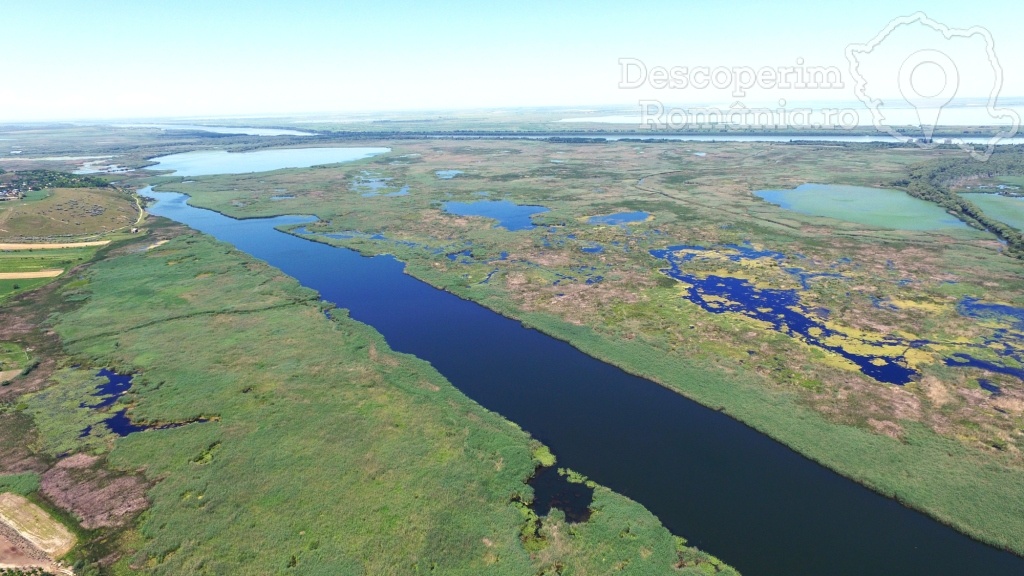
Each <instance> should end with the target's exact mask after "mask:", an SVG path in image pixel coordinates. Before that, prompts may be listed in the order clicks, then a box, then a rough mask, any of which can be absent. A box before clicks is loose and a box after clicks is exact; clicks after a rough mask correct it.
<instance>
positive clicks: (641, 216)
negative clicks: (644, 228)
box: [587, 212, 650, 226]
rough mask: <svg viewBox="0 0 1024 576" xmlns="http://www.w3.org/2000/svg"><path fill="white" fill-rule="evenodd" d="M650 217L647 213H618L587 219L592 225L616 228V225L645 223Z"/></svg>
mask: <svg viewBox="0 0 1024 576" xmlns="http://www.w3.org/2000/svg"><path fill="white" fill-rule="evenodd" d="M648 216H650V214H648V213H647V212H616V213H615V214H605V215H603V216H591V217H590V218H588V219H587V222H589V223H590V224H606V225H609V226H614V225H616V224H631V223H633V222H643V221H644V220H647V217H648Z"/></svg>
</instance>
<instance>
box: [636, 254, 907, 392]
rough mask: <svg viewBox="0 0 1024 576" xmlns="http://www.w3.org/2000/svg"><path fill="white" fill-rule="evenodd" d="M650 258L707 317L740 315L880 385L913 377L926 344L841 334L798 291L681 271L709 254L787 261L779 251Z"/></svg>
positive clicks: (746, 262) (736, 259)
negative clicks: (913, 361)
mask: <svg viewBox="0 0 1024 576" xmlns="http://www.w3.org/2000/svg"><path fill="white" fill-rule="evenodd" d="M650 253H651V255H652V256H654V257H656V258H660V259H663V260H665V261H666V262H668V264H669V267H668V268H665V269H663V270H662V272H663V273H665V274H666V275H668V276H669V277H671V278H674V279H676V280H678V281H680V282H683V283H685V284H687V285H688V287H689V289H688V290H686V293H685V296H684V297H685V298H686V299H687V300H689V301H690V302H693V303H694V304H697V305H698V306H700V307H701V308H703V309H704V310H706V311H708V312H711V313H713V314H724V313H727V312H729V313H734V314H742V315H744V316H747V317H749V318H752V319H754V320H759V321H761V322H764V323H766V324H768V326H770V327H771V329H773V330H775V331H777V332H781V333H783V334H787V335H790V336H792V337H794V338H798V339H800V340H801V341H803V342H806V343H807V344H809V345H811V346H814V347H817V348H820V349H822V350H826V351H828V352H832V353H834V354H838V355H839V356H841V357H842V358H845V359H846V360H848V361H850V362H852V363H853V364H854V365H856V366H857V368H858V369H859V370H860V371H861V372H863V373H864V374H866V375H868V376H871V377H872V378H874V379H876V380H878V381H880V382H888V383H890V384H899V385H903V384H906V383H908V382H910V380H911V379H912V378H913V377H914V376H915V375H916V374H917V371H916V370H915V369H914V368H912V367H911V365H910V362H909V361H908V359H907V355H908V353H909V352H911V351H912V350H914V349H915V348H919V347H920V346H922V345H923V344H924V342H908V341H906V340H904V339H902V338H898V337H895V336H883V337H881V338H870V337H869V336H868V335H867V334H863V333H860V332H859V331H855V330H852V329H846V330H841V329H839V328H837V327H834V326H832V325H830V323H829V322H828V321H827V320H826V318H825V315H824V314H822V313H821V311H819V310H816V309H812V308H810V307H809V306H807V305H805V304H803V302H802V301H801V298H800V294H799V292H798V291H797V290H796V289H791V290H787V289H777V288H770V287H762V286H758V285H757V284H755V283H754V282H753V281H751V280H750V279H748V278H741V277H736V276H728V275H726V274H725V273H709V274H706V275H703V274H701V273H690V272H688V271H686V270H684V265H685V264H686V263H688V262H691V261H693V260H694V259H695V258H698V257H700V256H704V255H708V254H710V255H711V256H710V257H711V258H724V259H726V260H728V261H732V262H738V263H741V264H744V265H750V264H752V263H753V264H759V263H758V262H757V261H759V260H765V259H767V260H770V261H775V262H779V261H782V260H784V259H785V256H784V255H783V254H781V253H779V252H774V251H771V250H757V249H755V248H754V247H753V246H750V245H728V246H724V247H721V248H718V249H711V248H705V247H701V246H685V245H680V246H669V247H668V248H665V249H663V250H651V251H650ZM751 261H753V262H751ZM784 270H785V271H787V272H789V273H791V274H795V273H794V270H796V269H795V268H793V267H790V268H784ZM795 275H797V274H795ZM797 276H798V278H799V280H800V282H801V284H802V285H806V283H807V282H808V280H810V279H811V278H814V277H818V276H828V277H833V276H832V275H797Z"/></svg>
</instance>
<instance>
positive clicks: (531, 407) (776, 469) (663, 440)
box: [150, 193, 1024, 576]
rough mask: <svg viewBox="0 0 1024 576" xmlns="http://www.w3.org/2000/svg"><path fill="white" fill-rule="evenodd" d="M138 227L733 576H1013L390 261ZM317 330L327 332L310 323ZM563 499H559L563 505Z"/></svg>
mask: <svg viewBox="0 0 1024 576" xmlns="http://www.w3.org/2000/svg"><path fill="white" fill-rule="evenodd" d="M151 195H152V196H154V197H156V198H157V199H158V200H159V202H158V203H156V204H155V205H153V206H152V207H150V212H152V213H153V214H156V215H159V216H165V217H167V218H171V219H173V220H177V221H179V222H182V223H185V224H188V225H189V226H191V227H193V228H195V229H197V230H200V231H203V232H206V233H208V234H211V235H213V236H215V237H217V238H219V239H221V240H223V241H225V242H229V243H231V244H233V245H235V246H236V247H238V248H239V249H240V250H243V251H245V252H248V253H249V254H252V255H253V256H255V257H256V258H260V259H262V260H264V261H266V262H268V263H270V264H271V265H273V266H276V267H278V268H279V269H281V270H282V271H283V272H285V273H286V274H289V275H291V276H292V277H294V278H297V279H298V280H299V281H300V282H301V283H302V284H303V285H305V286H308V287H310V288H313V289H315V290H317V291H319V292H320V295H321V297H322V298H323V299H324V300H327V301H330V302H333V303H335V304H337V305H338V306H340V307H344V308H348V309H349V310H350V312H351V315H352V317H353V318H355V319H356V320H359V321H361V322H365V323H367V324H369V325H370V326H373V327H374V328H375V329H377V330H378V331H380V332H381V333H382V334H383V335H384V337H385V338H387V341H388V343H389V344H390V345H391V347H392V348H394V349H395V350H398V351H400V352H406V353H409V354H413V355H415V356H417V357H419V358H422V359H424V360H427V361H429V362H430V363H431V364H433V366H434V367H435V368H436V369H437V370H438V371H440V372H441V374H443V375H444V376H445V377H446V378H447V379H448V380H449V381H451V382H452V383H453V384H454V385H455V386H457V387H458V388H459V389H460V390H462V391H463V393H465V394H466V395H468V396H469V397H470V398H473V399H474V400H476V401H477V402H479V403H480V404H481V405H483V406H484V407H486V408H489V409H491V410H494V411H496V412H498V413H500V414H502V415H503V416H505V417H506V418H508V419H510V420H512V421H513V422H516V423H517V424H519V425H520V426H521V427H522V428H523V429H525V430H527V431H528V432H530V433H531V434H532V435H534V436H535V437H536V438H538V439H539V440H540V441H542V442H544V443H545V444H547V445H548V446H549V447H551V450H552V452H554V454H555V455H556V456H557V457H558V466H560V467H568V468H572V469H574V470H576V471H578V472H580V473H582V474H584V475H586V476H588V477H590V478H591V479H593V480H595V481H596V482H599V483H601V484H604V485H605V486H608V487H610V488H612V489H613V490H616V491H618V492H620V493H622V494H625V495H626V496H629V497H630V498H633V499H634V500H636V501H638V502H640V503H641V504H643V505H644V506H646V507H647V508H648V509H649V510H651V511H652V512H653V513H654V514H656V515H657V516H658V518H660V519H661V521H662V522H663V523H664V524H665V525H666V526H667V527H668V528H669V529H670V530H671V531H672V532H674V533H676V534H679V535H681V536H684V537H686V538H688V539H689V540H690V542H691V543H693V544H694V545H697V546H700V547H701V548H703V549H705V550H707V551H708V552H710V553H712V554H715V555H718V556H720V557H721V558H722V559H723V560H725V561H727V562H729V563H731V564H733V565H735V566H736V567H737V568H738V569H739V570H741V571H742V572H743V573H744V574H745V575H746V576H866V575H879V576H883V575H884V576H903V575H908V576H909V575H927V576H943V575H949V576H954V575H956V576H961V575H964V574H971V575H974V574H978V575H981V574H984V575H986V576H992V575H1017V576H1019V575H1020V574H1024V559H1021V558H1018V557H1016V556H1013V555H1011V554H1009V553H1007V552H1002V551H999V550H996V549H994V548H991V547H989V546H986V545H983V544H980V543H978V542H975V541H973V540H971V539H969V538H967V537H966V536H963V535H962V534H959V533H958V532H956V531H954V530H952V529H950V528H947V527H945V526H943V525H941V524H939V523H938V522H935V521H934V520H931V519H930V518H928V517H926V516H924V515H923V514H919V513H917V512H914V511H912V510H909V509H906V508H904V507H902V506H900V505H899V504H898V503H896V502H895V501H892V500H889V499H887V498H884V497H882V496H879V495H878V494H876V493H874V492H871V491H870V490H867V489H866V488H864V487H862V486H860V485H858V484H856V483H854V482H852V481H850V480H847V479H845V478H843V477H841V476H839V475H838V474H835V473H834V472H831V471H829V470H827V469H825V468H823V467H821V466H819V465H817V464H815V463H813V462H811V461H809V460H807V459H805V458H803V457H802V456H800V455H798V454H796V453H795V452H793V451H792V450H790V449H789V448H786V447H785V446H783V445H781V444H779V443H778V442H775V441H774V440H771V439H770V438H768V437H766V436H764V435H762V434H760V433H758V432H756V431H754V430H752V429H750V428H748V427H747V426H744V425H743V424H740V423H739V422H737V421H735V420H733V419H731V418H729V417H728V416H725V415H723V414H721V413H719V412H716V411H714V410H710V409H708V408H705V407H703V406H701V405H699V404H696V403H695V402H692V401H690V400H687V399H686V398H684V397H682V396H680V395H679V394H676V393H674V392H671V391H669V390H667V389H665V388H662V387H661V386H658V385H656V384H654V383H652V382H650V381H648V380H645V379H642V378H638V377H636V376H632V375H630V374H627V373H625V372H623V371H622V370H620V369H618V368H616V367H614V366H611V365H608V364H605V363H603V362H600V361H598V360H595V359H594V358H591V357H589V356H587V355H586V354H583V353H582V352H580V351H578V350H576V349H575V348H573V347H572V346H570V345H568V344H566V343H565V342H562V341H559V340H556V339H554V338H551V337H549V336H546V335H544V334H541V333H540V332H537V331H535V330H531V329H527V328H525V327H523V325H522V324H520V323H519V322H516V321H514V320H510V319H508V318H505V317H503V316H500V315H498V314H496V313H494V312H492V311H490V310H488V309H486V308H483V307H482V306H479V305H477V304H475V303H472V302H468V301H465V300H461V299H459V298H457V297H456V296H454V295H452V294H449V293H447V292H443V291H440V290H437V289H435V288H433V287H431V286H429V285H427V284H425V283H423V282H420V281H419V280H416V279H415V278H412V277H411V276H408V275H406V274H404V273H403V270H404V265H403V264H402V263H401V262H399V261H397V260H395V259H394V258H392V257H390V256H377V257H373V258H366V257H362V256H360V255H359V254H357V253H356V252H353V251H350V250H347V249H343V248H333V247H330V246H327V245H325V244H320V243H316V242H310V241H307V240H303V239H301V238H298V237H295V236H291V235H289V234H285V233H282V232H279V231H276V230H275V229H274V227H275V226H283V225H289V224H296V223H305V222H310V221H312V220H313V219H312V218H310V217H303V216H286V217H279V218H270V219H259V220H256V219H253V220H233V219H230V218H227V217H225V216H223V215H221V214H217V213H215V212H211V211H207V210H201V209H196V208H192V207H189V206H187V205H186V203H185V197H184V196H181V195H178V194H161V193H153V194H151ZM325 321H327V320H325ZM565 497H566V498H574V497H575V496H574V495H571V494H570V495H567V496H565Z"/></svg>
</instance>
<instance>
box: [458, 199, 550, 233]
mask: <svg viewBox="0 0 1024 576" xmlns="http://www.w3.org/2000/svg"><path fill="white" fill-rule="evenodd" d="M444 210H445V212H448V213H449V214H455V215H458V216H483V217H485V218H493V219H495V220H497V221H498V223H497V224H495V225H494V227H495V228H504V229H506V230H509V231H512V232H514V231H516V230H530V229H532V228H534V224H533V220H532V217H533V215H534V214H542V213H544V212H547V211H548V209H547V208H545V207H543V206H530V205H525V206H521V205H519V204H516V203H515V202H512V201H509V200H477V201H476V202H445V203H444Z"/></svg>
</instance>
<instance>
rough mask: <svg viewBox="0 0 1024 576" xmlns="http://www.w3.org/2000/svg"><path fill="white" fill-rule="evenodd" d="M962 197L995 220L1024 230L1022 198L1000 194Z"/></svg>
mask: <svg viewBox="0 0 1024 576" xmlns="http://www.w3.org/2000/svg"><path fill="white" fill-rule="evenodd" d="M963 197H964V198H965V199H967V200H970V201H971V202H973V203H974V204H975V205H977V206H978V208H981V209H982V211H984V212H985V214H988V215H989V216H991V217H993V218H995V219H996V220H999V221H1000V222H1003V223H1006V224H1009V225H1010V226H1013V227H1014V228H1016V229H1018V230H1024V198H1020V197H1013V196H1002V195H1000V194H964V196H963Z"/></svg>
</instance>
